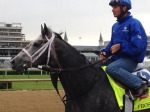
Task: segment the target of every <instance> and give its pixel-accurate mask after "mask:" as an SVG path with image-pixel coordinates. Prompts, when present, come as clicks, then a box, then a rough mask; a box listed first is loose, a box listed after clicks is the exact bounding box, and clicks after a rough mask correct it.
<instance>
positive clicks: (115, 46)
mask: <svg viewBox="0 0 150 112" xmlns="http://www.w3.org/2000/svg"><path fill="white" fill-rule="evenodd" d="M119 50H120V44H114V45H113V46H111V48H110V51H111V53H112V54H114V53H116V52H117V51H119Z"/></svg>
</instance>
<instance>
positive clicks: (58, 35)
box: [55, 32, 90, 64]
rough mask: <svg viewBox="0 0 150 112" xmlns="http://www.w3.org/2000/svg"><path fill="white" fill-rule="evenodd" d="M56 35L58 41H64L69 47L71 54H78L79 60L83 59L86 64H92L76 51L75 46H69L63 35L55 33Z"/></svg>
mask: <svg viewBox="0 0 150 112" xmlns="http://www.w3.org/2000/svg"><path fill="white" fill-rule="evenodd" d="M55 35H56V37H57V38H58V39H60V40H61V41H63V42H64V43H65V44H66V45H67V46H69V48H71V52H74V54H76V56H77V58H80V59H81V58H82V59H83V60H84V62H85V63H86V64H90V62H89V61H88V60H87V58H86V56H85V55H83V54H81V53H80V52H79V51H78V50H77V49H75V48H74V47H73V46H71V45H70V44H68V43H67V42H66V41H64V40H63V39H62V37H61V35H60V34H59V33H56V32H55Z"/></svg>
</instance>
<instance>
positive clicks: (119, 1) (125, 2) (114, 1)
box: [109, 0, 132, 10]
mask: <svg viewBox="0 0 150 112" xmlns="http://www.w3.org/2000/svg"><path fill="white" fill-rule="evenodd" d="M109 5H110V6H114V5H120V6H126V7H127V8H128V10H130V9H131V8H132V6H131V1H130V0H111V1H110V2H109Z"/></svg>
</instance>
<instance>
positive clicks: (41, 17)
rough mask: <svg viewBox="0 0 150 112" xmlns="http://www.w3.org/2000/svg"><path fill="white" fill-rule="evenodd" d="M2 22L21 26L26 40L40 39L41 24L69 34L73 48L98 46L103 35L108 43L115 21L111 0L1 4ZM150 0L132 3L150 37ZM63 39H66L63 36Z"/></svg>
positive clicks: (3, 0)
mask: <svg viewBox="0 0 150 112" xmlns="http://www.w3.org/2000/svg"><path fill="white" fill-rule="evenodd" d="M0 1H1V3H0V14H1V16H0V22H5V23H21V24H22V27H23V30H22V33H24V34H25V35H26V39H27V40H33V39H35V38H37V37H38V35H39V34H40V32H41V31H40V30H41V24H44V23H46V24H47V26H49V27H51V29H52V30H53V31H55V32H60V31H63V32H64V31H66V32H67V36H68V39H69V43H70V44H72V45H98V39H99V35H100V32H101V34H102V36H103V39H104V40H109V39H110V36H111V27H112V25H113V24H114V22H115V21H116V19H115V18H114V17H113V15H112V11H111V10H112V8H111V7H110V6H109V5H108V4H109V1H110V0H0ZM149 6H150V0H132V7H133V9H132V10H131V13H132V15H133V17H135V18H137V19H139V20H140V21H141V23H142V24H143V26H144V28H145V30H146V33H147V35H150V7H149ZM62 36H63V35H62Z"/></svg>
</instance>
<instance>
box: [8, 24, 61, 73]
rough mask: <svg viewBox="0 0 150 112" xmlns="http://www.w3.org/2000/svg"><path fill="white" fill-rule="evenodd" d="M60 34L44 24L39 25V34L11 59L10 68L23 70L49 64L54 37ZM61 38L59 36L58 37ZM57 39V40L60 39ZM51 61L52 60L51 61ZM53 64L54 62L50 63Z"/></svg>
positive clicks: (52, 56)
mask: <svg viewBox="0 0 150 112" xmlns="http://www.w3.org/2000/svg"><path fill="white" fill-rule="evenodd" d="M57 36H60V35H58V34H56V33H54V32H52V31H51V30H50V29H49V28H47V26H46V24H44V28H43V27H42V25H41V35H40V36H39V37H38V38H37V39H36V40H34V41H33V42H31V43H30V44H29V45H27V46H26V47H25V48H23V49H22V51H21V52H20V53H19V54H18V55H17V56H16V57H14V58H13V59H12V60H11V64H12V68H13V69H15V70H16V71H18V72H23V71H24V70H27V69H28V68H30V67H37V66H38V65H45V64H47V65H48V64H49V63H50V62H49V61H50V60H49V59H50V58H54V56H55V55H52V54H54V53H53V47H54V42H53V41H54V38H55V37H57ZM60 39H61V38H60ZM60 39H59V40H60ZM51 63H53V61H51ZM52 65H53V66H55V64H52Z"/></svg>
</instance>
